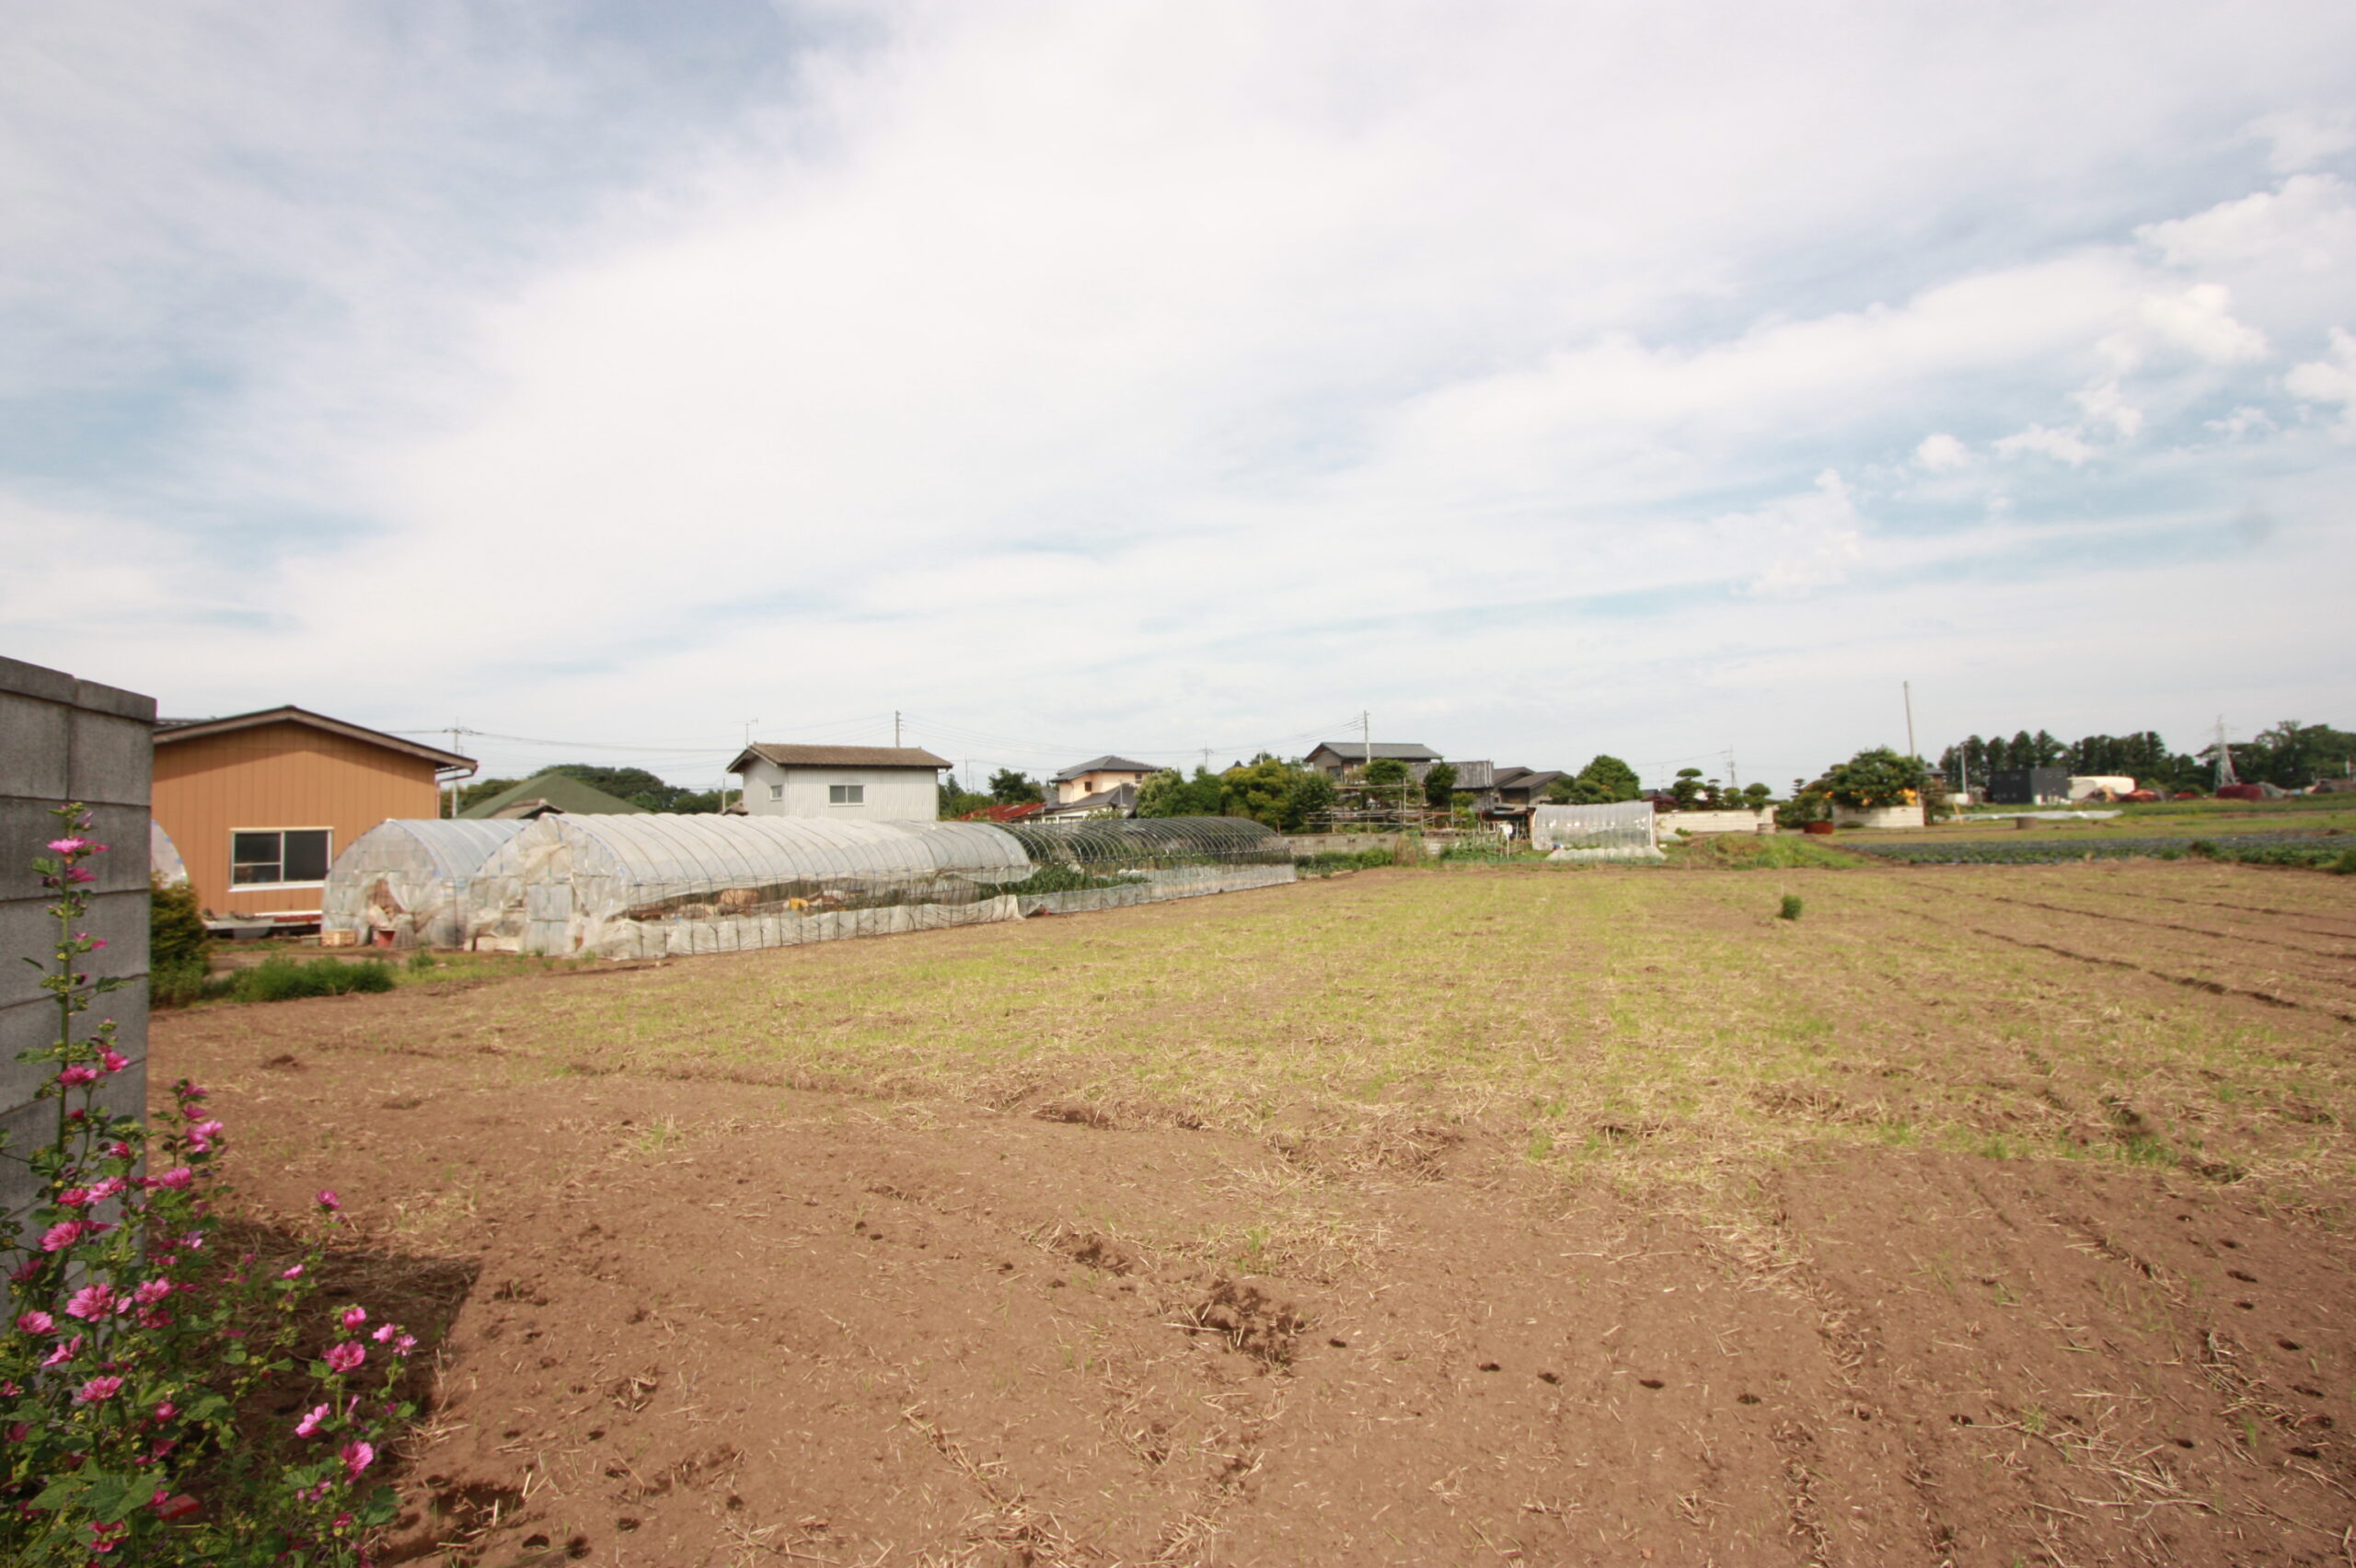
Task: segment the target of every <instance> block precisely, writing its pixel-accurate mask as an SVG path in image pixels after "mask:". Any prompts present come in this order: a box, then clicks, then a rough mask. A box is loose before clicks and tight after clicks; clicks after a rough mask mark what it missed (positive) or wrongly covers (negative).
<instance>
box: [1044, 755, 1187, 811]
mask: <svg viewBox="0 0 2356 1568" xmlns="http://www.w3.org/2000/svg"><path fill="white" fill-rule="evenodd" d="M1159 771H1161V765H1160V764H1158V763H1151V762H1139V761H1138V760H1137V759H1136V758H1134V757H1126V756H1113V755H1105V756H1100V757H1092V758H1091V759H1090V760H1088V761H1086V762H1079V763H1074V764H1073V765H1072V766H1071V767H1067V768H1065V769H1064V770H1063V771H1062V772H1061V773H1058V774H1057V775H1056V776H1055V778H1053V779H1052V780H1051V782H1052V783H1053V784H1054V785H1055V787H1056V798H1055V799H1054V800H1052V801H1048V802H1047V803H1048V804H1049V805H1050V806H1068V805H1075V804H1077V803H1078V802H1080V801H1083V800H1086V799H1088V798H1089V797H1090V796H1092V795H1103V794H1108V793H1110V792H1111V791H1114V790H1119V789H1121V788H1122V787H1123V786H1125V785H1126V787H1127V788H1128V790H1129V800H1130V801H1131V803H1132V804H1134V803H1135V801H1136V800H1137V787H1138V785H1139V784H1142V783H1144V782H1145V778H1146V775H1148V774H1149V773H1157V772H1159ZM1090 809H1091V811H1092V810H1096V809H1098V808H1097V807H1095V806H1091V808H1090Z"/></svg>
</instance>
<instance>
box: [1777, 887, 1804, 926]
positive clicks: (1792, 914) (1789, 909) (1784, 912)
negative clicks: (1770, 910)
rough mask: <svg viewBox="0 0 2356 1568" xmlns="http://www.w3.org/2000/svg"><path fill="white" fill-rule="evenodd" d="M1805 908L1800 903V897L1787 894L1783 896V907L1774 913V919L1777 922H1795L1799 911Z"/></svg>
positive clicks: (1794, 894)
mask: <svg viewBox="0 0 2356 1568" xmlns="http://www.w3.org/2000/svg"><path fill="white" fill-rule="evenodd" d="M1805 907H1807V906H1806V905H1803V904H1802V903H1801V902H1800V895H1799V894H1796V893H1787V894H1784V905H1783V907H1782V908H1780V909H1778V910H1776V911H1775V918H1776V919H1778V920H1796V919H1798V918H1799V917H1800V911H1801V910H1802V909H1803V908H1805Z"/></svg>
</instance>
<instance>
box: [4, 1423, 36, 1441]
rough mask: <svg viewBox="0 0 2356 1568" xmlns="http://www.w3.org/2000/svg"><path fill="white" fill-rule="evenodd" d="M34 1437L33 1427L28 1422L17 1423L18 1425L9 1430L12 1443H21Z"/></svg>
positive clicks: (9, 1438)
mask: <svg viewBox="0 0 2356 1568" xmlns="http://www.w3.org/2000/svg"><path fill="white" fill-rule="evenodd" d="M31 1435H33V1429H32V1427H31V1425H30V1424H29V1423H26V1422H22V1421H20V1422H18V1423H17V1424H16V1425H14V1426H11V1427H10V1428H8V1441H9V1442H11V1443H21V1442H23V1441H24V1440H25V1439H26V1438H28V1437H29V1436H31Z"/></svg>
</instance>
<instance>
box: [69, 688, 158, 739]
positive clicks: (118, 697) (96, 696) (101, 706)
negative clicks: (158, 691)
mask: <svg viewBox="0 0 2356 1568" xmlns="http://www.w3.org/2000/svg"><path fill="white" fill-rule="evenodd" d="M74 706H75V707H76V708H83V709H88V710H89V711H91V712H93V713H110V714H112V715H113V716H114V717H116V718H118V719H128V720H130V721H133V723H136V724H140V725H143V726H145V727H146V728H148V729H150V730H153V729H154V728H155V724H156V699H155V698H152V697H142V696H141V695H140V694H139V693H137V692H135V691H125V690H123V689H122V688H121V686H107V685H105V684H103V683H102V682H98V681H75V683H74Z"/></svg>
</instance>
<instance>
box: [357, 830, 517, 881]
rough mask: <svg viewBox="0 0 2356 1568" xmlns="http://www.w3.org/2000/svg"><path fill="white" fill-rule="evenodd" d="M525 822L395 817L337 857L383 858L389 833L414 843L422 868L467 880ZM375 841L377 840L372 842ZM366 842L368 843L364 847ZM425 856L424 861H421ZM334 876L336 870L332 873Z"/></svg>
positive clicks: (416, 861) (413, 861) (415, 859)
mask: <svg viewBox="0 0 2356 1568" xmlns="http://www.w3.org/2000/svg"><path fill="white" fill-rule="evenodd" d="M524 827H525V824H523V823H521V822H468V821H464V820H461V821H456V822H452V821H450V820H448V819H446V818H441V817H392V818H388V819H387V820H386V821H384V822H380V823H378V824H376V825H375V826H374V827H372V828H370V829H369V830H368V831H367V832H365V833H364V834H362V835H361V836H359V837H357V838H355V839H353V840H352V842H351V843H350V844H347V845H346V846H344V848H343V853H342V854H341V855H338V856H337V857H336V859H337V860H338V861H342V860H343V859H346V858H347V857H353V858H355V859H356V858H357V857H359V856H363V855H370V854H373V855H375V856H376V857H378V858H382V857H383V856H384V855H385V853H386V851H387V848H388V847H389V846H387V844H386V843H385V842H384V840H385V839H386V838H388V837H396V838H406V839H408V840H410V843H411V844H412V845H414V847H415V848H414V851H413V853H412V855H405V856H404V859H410V863H411V864H412V865H416V866H417V868H418V869H419V870H431V872H432V874H433V875H435V876H440V877H448V878H449V879H451V880H452V881H454V882H465V881H467V880H468V878H470V877H472V876H474V875H475V873H477V872H478V871H479V870H482V863H483V862H484V861H485V860H488V859H491V856H492V855H494V854H496V853H497V852H498V851H499V849H500V847H501V846H502V845H504V844H505V843H506V842H507V841H508V840H509V839H511V838H513V837H514V836H516V835H517V834H518V833H521V832H522V831H523V830H524ZM372 841H373V842H372ZM363 846H367V847H366V848H363ZM419 858H422V864H420V863H419ZM333 874H334V873H333V872H332V871H330V872H329V875H330V876H332V875H333Z"/></svg>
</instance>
